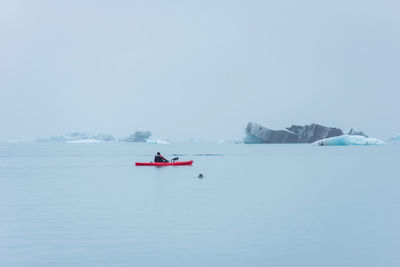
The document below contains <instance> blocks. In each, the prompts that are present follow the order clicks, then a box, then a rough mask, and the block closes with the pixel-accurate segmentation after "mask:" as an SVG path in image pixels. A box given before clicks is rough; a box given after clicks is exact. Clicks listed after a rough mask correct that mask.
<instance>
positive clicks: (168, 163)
mask: <svg viewBox="0 0 400 267" xmlns="http://www.w3.org/2000/svg"><path fill="white" fill-rule="evenodd" d="M192 163H193V160H190V161H176V162H136V163H135V165H136V166H158V167H162V166H185V165H192Z"/></svg>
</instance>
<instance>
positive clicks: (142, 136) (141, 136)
mask: <svg viewBox="0 0 400 267" xmlns="http://www.w3.org/2000/svg"><path fill="white" fill-rule="evenodd" d="M150 137H151V132H150V131H136V132H135V133H134V134H132V135H130V136H129V137H127V138H125V139H123V140H122V141H125V142H147V140H148V139H150Z"/></svg>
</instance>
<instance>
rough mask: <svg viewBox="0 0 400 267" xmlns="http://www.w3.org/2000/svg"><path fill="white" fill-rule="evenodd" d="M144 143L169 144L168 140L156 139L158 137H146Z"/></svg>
mask: <svg viewBox="0 0 400 267" xmlns="http://www.w3.org/2000/svg"><path fill="white" fill-rule="evenodd" d="M146 143H148V144H152V145H169V144H170V142H168V141H165V140H158V139H146Z"/></svg>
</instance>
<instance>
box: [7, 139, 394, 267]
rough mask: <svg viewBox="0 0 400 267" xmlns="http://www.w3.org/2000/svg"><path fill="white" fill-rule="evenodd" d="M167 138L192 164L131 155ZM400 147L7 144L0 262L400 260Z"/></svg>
mask: <svg viewBox="0 0 400 267" xmlns="http://www.w3.org/2000/svg"><path fill="white" fill-rule="evenodd" d="M157 151H160V152H162V153H163V154H164V155H165V156H167V157H169V158H172V157H175V156H176V155H179V157H180V158H181V159H182V160H190V159H192V160H194V165H193V166H191V167H188V166H181V167H164V168H156V167H135V166H134V165H133V164H134V162H135V161H151V160H152V157H153V155H154V154H155V152H157ZM399 155H400V145H384V146H368V147H363V146H362V147H315V146H309V145H213V144H171V145H149V144H125V143H124V144H120V143H112V144H111V143H110V144H104V143H103V144H2V145H0V214H1V219H0V266H7V267H8V266H10V267H14V266H15V267H17V266H18V267H19V266H21V267H22V266H29V267H32V266H41V267H44V266H52V267H53V266H85V267H90V266H96V267H99V266H104V267H105V266H107V267H110V266H174V267H176V266H185V267H191V266H349V267H350V266H352V267H354V266H363V267H364V266H400V256H399V253H398V252H399V251H400V213H399V210H400V194H399V189H400V175H399V173H400V167H399ZM199 173H203V174H204V178H203V179H198V178H197V176H198V174H199Z"/></svg>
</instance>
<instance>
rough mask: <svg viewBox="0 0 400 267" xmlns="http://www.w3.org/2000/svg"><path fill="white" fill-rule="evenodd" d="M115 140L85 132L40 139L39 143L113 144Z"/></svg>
mask: <svg viewBox="0 0 400 267" xmlns="http://www.w3.org/2000/svg"><path fill="white" fill-rule="evenodd" d="M113 141H115V138H114V137H113V136H112V135H110V134H103V133H98V134H89V133H84V132H72V133H66V134H64V135H59V136H50V137H48V138H39V139H38V140H37V142H62V143H97V142H113Z"/></svg>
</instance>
